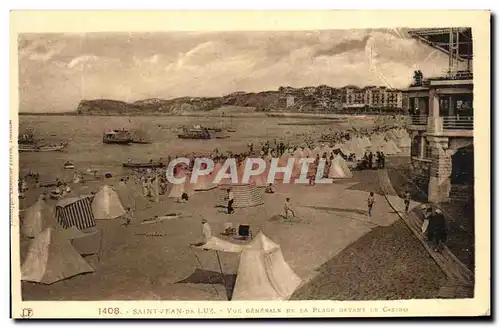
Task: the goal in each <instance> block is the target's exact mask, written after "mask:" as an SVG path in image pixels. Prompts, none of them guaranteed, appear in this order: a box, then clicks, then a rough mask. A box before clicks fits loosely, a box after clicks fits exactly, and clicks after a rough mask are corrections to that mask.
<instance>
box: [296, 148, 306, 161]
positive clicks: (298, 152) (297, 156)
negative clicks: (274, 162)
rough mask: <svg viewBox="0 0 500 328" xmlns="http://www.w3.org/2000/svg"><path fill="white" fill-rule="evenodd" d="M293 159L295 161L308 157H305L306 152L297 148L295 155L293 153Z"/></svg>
mask: <svg viewBox="0 0 500 328" xmlns="http://www.w3.org/2000/svg"><path fill="white" fill-rule="evenodd" d="M293 157H294V158H295V159H299V158H303V157H306V156H305V155H304V152H303V151H302V149H300V148H297V150H295V151H294V153H293Z"/></svg>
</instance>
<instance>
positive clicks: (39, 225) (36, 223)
mask: <svg viewBox="0 0 500 328" xmlns="http://www.w3.org/2000/svg"><path fill="white" fill-rule="evenodd" d="M49 226H57V221H56V218H55V211H54V209H53V208H52V207H50V206H49V205H47V203H46V202H45V201H44V200H43V196H40V197H39V198H38V200H37V201H36V203H35V204H33V205H31V206H30V207H28V208H27V209H26V210H24V211H23V212H22V220H21V233H22V234H23V235H24V236H26V237H29V238H34V237H36V236H37V235H38V234H39V233H40V232H42V231H43V229H45V228H47V227H49Z"/></svg>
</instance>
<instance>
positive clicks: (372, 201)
mask: <svg viewBox="0 0 500 328" xmlns="http://www.w3.org/2000/svg"><path fill="white" fill-rule="evenodd" d="M366 202H367V203H368V216H369V217H371V216H372V209H373V204H375V195H374V193H373V191H372V192H370V196H368V199H367V200H366Z"/></svg>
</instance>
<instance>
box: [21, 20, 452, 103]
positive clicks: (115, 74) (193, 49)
mask: <svg viewBox="0 0 500 328" xmlns="http://www.w3.org/2000/svg"><path fill="white" fill-rule="evenodd" d="M77 67H78V68H80V69H76V68H77ZM416 67H418V69H421V70H422V71H423V73H424V75H426V76H429V75H433V74H440V73H441V72H442V70H443V69H445V68H446V67H447V57H446V56H445V55H444V54H442V53H438V52H434V50H433V49H432V48H430V47H428V46H426V45H424V44H422V43H420V42H418V41H416V40H414V39H412V38H408V37H406V36H405V31H404V30H402V29H399V30H334V31H304V32H300V31H295V32H227V33H226V32H224V33H213V32H210V33H187V32H175V33H115V34H111V33H89V34H30V35H22V36H21V37H20V39H19V68H20V71H19V73H20V74H19V76H20V81H19V82H20V101H21V104H20V105H21V110H30V111H31V110H35V109H37V110H40V111H45V110H51V111H55V110H59V111H67V110H72V109H75V108H76V106H77V105H78V103H79V101H80V100H82V99H93V98H111V99H117V100H128V101H135V100H139V99H142V98H150V97H160V98H172V97H182V96H220V95H224V94H229V93H232V92H235V91H249V92H257V91H262V90H269V89H277V88H278V87H279V86H281V85H292V86H296V87H300V86H305V85H319V84H328V85H331V86H334V87H341V86H343V85H346V84H355V85H359V86H362V85H370V84H377V85H386V84H390V85H391V86H393V87H405V86H406V85H408V84H409V83H410V81H411V77H412V71H413V70H414V69H416Z"/></svg>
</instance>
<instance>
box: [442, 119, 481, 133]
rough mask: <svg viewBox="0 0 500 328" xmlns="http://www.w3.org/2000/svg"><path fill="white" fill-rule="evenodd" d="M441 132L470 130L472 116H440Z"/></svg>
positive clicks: (472, 123)
mask: <svg viewBox="0 0 500 328" xmlns="http://www.w3.org/2000/svg"><path fill="white" fill-rule="evenodd" d="M441 118H442V119H443V130H472V129H474V117H472V116H442V117H441Z"/></svg>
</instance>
